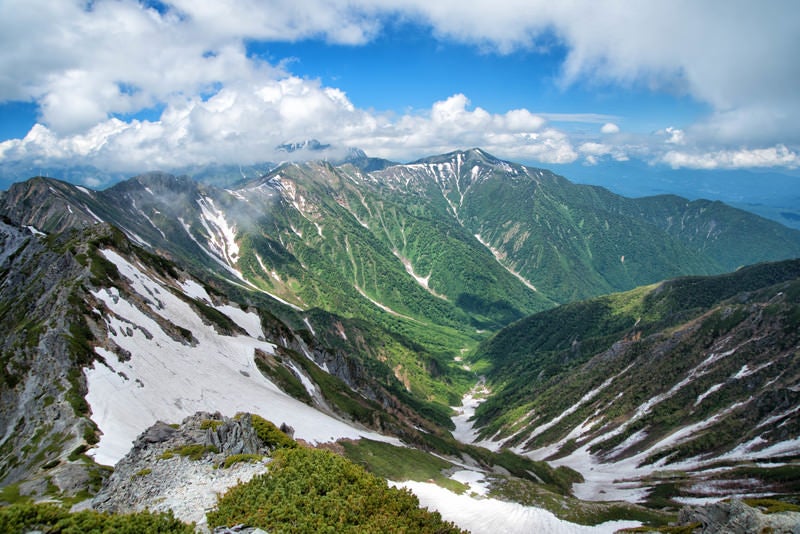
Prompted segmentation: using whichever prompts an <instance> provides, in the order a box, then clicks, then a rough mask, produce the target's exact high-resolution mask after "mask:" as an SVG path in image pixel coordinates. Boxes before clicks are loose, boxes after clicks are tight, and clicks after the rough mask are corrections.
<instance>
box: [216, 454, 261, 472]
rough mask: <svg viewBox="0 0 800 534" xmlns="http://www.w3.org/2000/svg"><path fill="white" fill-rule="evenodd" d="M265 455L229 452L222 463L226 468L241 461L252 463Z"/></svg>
mask: <svg viewBox="0 0 800 534" xmlns="http://www.w3.org/2000/svg"><path fill="white" fill-rule="evenodd" d="M264 458H265V456H263V455H261V454H231V455H230V456H228V457H227V458H225V462H224V463H223V464H222V467H223V469H228V468H229V467H231V466H232V465H236V464H239V463H242V462H248V463H251V464H254V463H256V462H259V461H261V460H263V459H264Z"/></svg>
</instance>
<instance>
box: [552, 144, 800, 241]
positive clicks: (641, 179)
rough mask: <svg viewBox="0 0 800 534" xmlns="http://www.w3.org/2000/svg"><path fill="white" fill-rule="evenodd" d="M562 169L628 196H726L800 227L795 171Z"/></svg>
mask: <svg viewBox="0 0 800 534" xmlns="http://www.w3.org/2000/svg"><path fill="white" fill-rule="evenodd" d="M559 172H561V173H563V174H564V175H565V176H569V177H570V179H571V180H572V181H574V182H576V183H580V184H592V185H599V186H603V187H606V188H608V189H610V190H611V191H613V192H615V193H617V194H620V195H625V196H628V197H645V196H655V195H665V194H671V195H678V196H681V197H685V198H688V199H690V200H700V199H706V200H720V201H722V202H725V203H726V204H729V205H731V206H735V207H737V208H740V209H744V210H747V211H749V212H751V213H756V214H758V215H761V216H762V217H766V218H768V219H772V220H774V221H778V222H780V223H781V224H784V225H786V226H789V227H792V228H800V208H798V206H800V174H799V173H798V172H797V170H796V169H793V170H781V171H774V170H766V169H765V170H760V169H756V170H747V169H737V170H733V169H730V170H728V169H715V170H703V169H670V168H667V167H664V166H653V165H649V164H647V163H645V162H642V161H637V160H628V161H624V162H601V163H598V164H597V165H589V166H587V165H583V164H570V165H562V166H560V167H559Z"/></svg>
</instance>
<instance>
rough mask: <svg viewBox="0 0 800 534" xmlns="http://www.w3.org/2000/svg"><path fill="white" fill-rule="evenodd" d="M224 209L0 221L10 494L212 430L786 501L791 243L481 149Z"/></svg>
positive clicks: (672, 492)
mask: <svg viewBox="0 0 800 534" xmlns="http://www.w3.org/2000/svg"><path fill="white" fill-rule="evenodd" d="M287 150H288V149H287ZM225 183H226V184H227V185H226V186H225V187H217V186H214V185H210V184H208V183H200V182H197V181H194V180H192V179H190V178H188V177H186V176H175V175H170V174H165V173H148V174H143V175H140V176H137V177H134V178H131V179H129V180H126V181H123V182H120V183H118V184H116V185H114V186H112V187H110V188H108V189H105V190H101V191H95V190H91V189H87V188H85V187H81V186H75V185H72V184H69V183H67V182H63V181H58V180H54V179H51V178H42V177H38V178H32V179H30V180H27V181H25V182H20V183H16V184H13V185H12V186H11V187H10V188H9V189H8V191H6V192H4V193H2V194H1V195H0V216H2V225H0V239H2V241H0V242H1V243H2V252H1V253H0V269H2V271H1V272H2V273H3V278H2V280H3V282H2V286H0V324H2V326H3V329H4V331H5V332H7V334H6V336H5V337H4V339H3V353H2V355H3V356H2V357H3V361H2V363H3V367H2V373H3V374H2V379H3V386H2V391H0V395H2V400H3V403H2V406H3V408H2V410H0V434H2V436H3V438H2V442H0V484H2V485H3V486H4V487H13V488H15V491H22V493H26V492H27V494H33V495H46V494H48V491H49V492H50V494H52V493H53V492H55V493H57V494H59V495H70V496H73V497H74V496H76V495H81V496H87V495H89V494H90V493H93V492H96V491H98V490H99V489H100V487H101V485H102V484H103V481H104V480H105V479H106V478H107V477H108V469H107V468H106V467H104V466H106V465H113V464H115V463H117V462H118V461H119V460H120V459H121V458H122V457H123V456H125V454H126V453H127V452H128V449H130V446H131V443H132V442H133V441H134V439H135V438H136V437H137V435H139V434H140V433H141V432H143V431H145V430H146V429H147V428H148V427H149V426H150V425H151V424H153V423H155V422H156V421H157V420H163V421H168V422H179V421H180V420H181V419H183V418H184V417H186V416H189V415H191V414H193V413H195V412H197V411H208V412H215V411H221V412H223V413H226V414H229V415H233V414H234V413H236V412H251V413H258V414H260V415H261V416H263V417H266V418H267V419H271V420H273V421H274V422H275V423H276V424H280V423H286V424H287V425H291V426H292V427H294V429H295V431H296V436H297V437H298V438H300V439H303V440H305V441H307V442H310V443H326V442H332V441H336V440H342V439H344V440H359V439H360V440H361V442H362V443H372V444H378V445H369V447H377V448H378V449H380V448H381V447H396V446H397V445H399V444H400V443H401V442H402V443H404V444H405V445H407V446H413V447H417V448H419V449H420V450H423V451H434V452H436V453H437V454H439V455H445V456H446V457H447V458H449V460H450V462H452V463H451V464H450V467H449V469H453V466H457V465H463V464H465V463H466V464H469V465H470V466H471V468H472V469H474V470H476V472H481V473H483V474H484V476H485V477H488V475H487V473H491V472H495V473H498V472H501V471H502V472H505V473H507V475H508V477H510V478H506V479H503V481H500V480H499V479H498V480H494V481H493V483H492V487H493V488H494V489H493V491H496V492H498V493H499V494H503V495H504V496H505V498H512V499H514V500H516V501H518V502H524V503H526V504H537V505H540V506H544V503H545V501H548V499H549V500H550V501H552V499H555V497H553V495H558V496H559V497H558V499H565V498H570V499H572V498H573V497H572V495H573V493H574V495H575V496H577V497H581V498H584V499H589V500H614V499H618V498H619V499H623V500H627V501H629V502H642V503H645V504H647V505H648V506H650V507H651V508H652V509H655V510H659V513H661V512H660V510H662V509H669V508H670V507H675V506H677V504H678V503H680V502H688V501H686V499H692V498H694V499H697V498H707V497H709V496H714V495H718V494H722V493H724V491H725V489H724V488H728V489H729V491H730V492H731V493H740V494H752V493H756V492H755V491H754V490H753V489H752V488H749V489H748V487H747V485H746V483H745V482H744V481H746V480H753V479H758V480H761V481H762V482H763V483H764V484H768V485H769V487H770V491H769V492H770V493H772V494H777V495H786V494H792V493H795V492H796V491H797V488H795V487H794V485H793V484H792V483H791V480H792V477H793V476H794V474H796V469H797V467H796V465H795V464H794V463H793V462H794V458H796V456H797V454H798V451H799V450H800V445H799V444H798V443H797V441H796V439H795V436H796V435H797V425H798V421H797V417H796V415H797V413H796V406H797V399H796V398H795V397H796V391H797V388H798V382H797V381H798V375H797V346H798V345H797V344H798V340H797V332H798V328H797V327H798V317H800V316H799V315H798V296H800V293H799V292H798V285H797V284H798V278H799V277H800V264H798V263H797V261H796V260H793V258H798V257H800V231H797V230H793V229H789V228H787V227H784V226H781V225H780V224H778V223H775V222H773V221H769V220H766V219H763V218H761V217H759V216H756V215H753V214H751V213H748V212H744V211H741V210H738V209H735V208H732V207H730V206H727V205H725V204H723V203H721V202H711V201H704V200H694V201H689V200H686V199H683V198H680V197H676V196H669V195H664V196H656V197H647V198H638V199H631V198H625V197H621V196H619V195H615V194H613V193H611V192H609V191H608V190H606V189H603V188H601V187H597V186H587V185H576V184H573V183H571V182H570V181H568V180H567V179H565V178H563V177H560V176H558V175H556V174H553V173H552V172H549V171H547V170H544V169H536V168H532V167H526V166H523V165H518V164H515V163H512V162H507V161H502V160H499V159H497V158H495V157H493V156H492V155H490V154H488V153H486V152H484V151H482V150H480V149H472V150H468V151H459V152H454V153H450V154H443V155H439V156H433V157H429V158H425V159H422V160H419V161H417V162H413V163H410V164H394V163H392V162H388V161H383V160H376V159H373V158H367V157H366V155H364V154H363V153H359V154H355V153H354V154H351V157H349V158H348V159H347V160H345V161H343V162H340V163H337V164H334V163H330V162H325V161H311V162H302V163H301V162H298V163H286V164H282V165H279V166H277V167H275V168H273V169H271V170H268V171H267V172H266V173H265V174H262V175H260V176H257V177H255V178H254V177H244V178H243V179H242V180H239V181H237V182H236V183H233V182H232V180H230V179H226V180H225ZM763 262H772V263H763ZM753 264H759V265H754V266H752V267H748V266H750V265H753ZM666 279H671V280H669V281H667V282H664V281H663V280H666ZM476 383H479V385H480V388H479V389H480V390H481V391H483V392H484V393H483V397H484V398H480V399H475V398H474V396H473V400H474V402H472V403H471V404H470V403H468V404H464V405H462V396H463V395H464V394H465V393H467V392H468V391H469V390H470V389H471V388H472V387H473V386H474V385H475V384H476ZM476 391H477V390H476ZM459 406H460V408H459V410H460V413H461V415H460V416H459V415H456V412H454V411H453V408H451V407H459ZM472 410H475V417H474V419H473V420H468V418H469V416H470V415H471V413H472ZM454 436H455V437H458V438H460V441H462V442H467V443H459V440H456V439H454ZM473 443H474V444H473ZM379 444H384V445H379ZM476 445H480V446H481V447H483V448H480V447H477V446H476ZM364 446H367V445H364ZM378 449H375V450H378ZM381 450H383V451H384V452H383V454H390V455H391V454H394V455H397V454H400V453H398V452H397V451H396V450H394V449H385V448H384V449H381ZM386 451H391V452H386ZM491 451H494V452H491ZM362 452H363V451H362ZM512 453H513V454H512ZM353 454H354V455H356V453H353ZM468 459H469V460H468ZM756 459H757V460H759V461H762V462H763V461H771V462H774V465H767V466H764V465H761V464H759V465H758V466H753V465H751V464H749V463H747V462H749V461H751V460H756ZM542 460H544V461H547V462H550V463H551V464H552V465H553V466H556V467H558V469H561V471H557V469H554V468H551V467H549V466H548V464H545V463H542V462H541V461H542ZM362 461H363V462H364V463H369V462H368V461H367V460H364V459H363V457H362ZM519 462H523V463H522V464H520V463H519ZM524 462H530V463H527V464H526V463H524ZM520 465H522V466H523V467H520ZM372 467H373V469H376V468H375V466H374V465H373V466H372ZM443 469H445V470H446V469H448V468H446V467H445V468H443ZM556 473H557V474H556ZM620 473H622V474H623V475H624V476H623V477H622V478H624V480H620ZM664 473H672V474H670V475H669V476H666V475H664ZM786 473H789V474H788V475H787V474H786ZM659 477H662V478H659ZM780 477H783V478H780ZM428 478H429V477H427V475H426V478H425V479H424V480H427V479H428ZM431 478H432V477H431ZM787 479H788V481H787ZM796 479H797V477H794V480H796ZM412 480H416V479H412ZM537 483H538V484H544V485H545V486H546V487H547V488H549V489H547V491H548V492H551V493H547V495H548V497H547V498H545V497H543V496H542V495H544V493H541V491H539V490H535V491H533V490H528V489H526V490H525V491H526V492H529V491H533V493H534V494H536V495H538V497H530V496H529V497H528V498H527V500H526V499H525V498H522V497H521V494H520V493H519V491H517V492H512V491H511V490H509V489H508V488H510V487H518V485H519V484H523V485H524V487H525V488H529V487H530V485H531V484H533V485H535V484H537ZM573 484H574V485H573ZM54 487H55V488H56V489H53V488H54ZM501 488H505V490H503V489H501ZM709 488H710V489H709ZM720 488H722V489H720ZM504 491H505V493H503V492H504ZM542 491H544V490H542ZM526 494H527V493H526ZM681 499H683V501H681ZM571 503H572V504H571V507H572V509H573V510H583V511H585V510H588V509H589V508H585V506H584V504H581V503H580V502H579V501H571ZM551 505H552V502H551ZM598 506H600V505H598ZM626 510H627V511H626V512H624V513H623V514H622V516H624V517H632V515H631V514H633V515H635V514H641V513H643V511H642V510H641V509H638V508H635V507H633V508H626ZM604 513H605V512H603V513H600V512H597V513H596V514H595V515H596V516H597V517H596V518H595V520H594V522H598V520H602V519H598V518H600V517H601V516H602V517H608V516H607V515H603V514H604ZM648 513H650V512H648ZM581 514H584V512H580V513H578V512H575V514H573V515H570V516H569V519H571V520H576V516H580V515H581ZM625 514H628V515H627V516H626V515H625ZM585 515H586V514H584V516H583V518H582V520H583V521H586V517H585ZM614 517H616V516H614ZM636 517H639V516H636ZM589 522H591V520H589Z"/></svg>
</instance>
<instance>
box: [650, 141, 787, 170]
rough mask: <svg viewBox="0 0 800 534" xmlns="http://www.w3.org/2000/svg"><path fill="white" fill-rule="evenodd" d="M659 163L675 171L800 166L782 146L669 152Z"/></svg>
mask: <svg viewBox="0 0 800 534" xmlns="http://www.w3.org/2000/svg"><path fill="white" fill-rule="evenodd" d="M661 161H662V162H664V163H666V164H668V165H670V166H671V167H672V168H674V169H677V168H681V167H687V168H690V169H738V168H742V167H751V168H752V167H789V168H797V167H798V166H800V156H799V155H798V154H797V152H795V151H792V150H789V149H788V148H786V146H784V145H777V146H774V147H770V148H759V149H741V150H718V151H714V152H704V153H688V152H679V151H674V150H671V151H669V152H667V153H666V154H664V156H663V157H662V158H661Z"/></svg>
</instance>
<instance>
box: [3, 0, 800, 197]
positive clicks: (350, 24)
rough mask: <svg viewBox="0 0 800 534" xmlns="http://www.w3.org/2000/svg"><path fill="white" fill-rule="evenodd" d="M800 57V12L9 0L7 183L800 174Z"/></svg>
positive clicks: (603, 0) (519, 0)
mask: <svg viewBox="0 0 800 534" xmlns="http://www.w3.org/2000/svg"><path fill="white" fill-rule="evenodd" d="M798 51H800V5H798V4H797V2H795V1H794V0H786V1H783V0H765V1H760V2H753V1H750V0H747V1H739V0H725V1H716V0H706V1H700V2H698V1H692V0H687V1H684V0H670V1H661V0H651V1H647V2H638V1H633V0H630V1H626V0H599V1H593V2H590V1H570V0H563V1H559V2H553V1H552V0H542V1H540V0H491V1H484V0H473V1H470V2H463V1H461V0H458V1H456V0H436V1H435V2H434V1H430V0H165V1H158V0H155V1H153V0H149V1H139V0H84V1H77V0H0V167H2V166H9V165H29V166H33V165H41V166H51V167H52V166H56V167H57V166H77V165H86V166H93V167H96V168H98V169H101V170H104V171H108V172H122V173H131V174H133V173H139V172H144V171H147V170H154V169H160V170H170V169H175V168H180V167H183V166H188V165H198V164H205V163H218V164H226V163H234V164H235V163H238V164H251V163H258V162H264V161H281V160H285V159H287V158H288V157H290V155H288V154H287V153H286V152H281V151H279V150H277V147H279V146H280V145H282V144H285V143H297V142H302V141H304V140H307V139H317V140H319V141H320V142H321V143H323V144H325V145H330V149H329V150H328V152H329V154H325V156H326V157H327V156H328V155H330V156H335V155H336V154H338V153H342V152H343V151H344V150H346V149H347V148H348V147H356V148H360V149H362V150H364V151H365V152H366V153H367V154H368V155H370V156H376V157H383V158H387V159H391V160H395V161H412V160H414V159H418V158H421V157H424V156H428V155H433V154H440V153H444V152H448V151H452V150H457V149H466V148H472V147H481V148H483V149H485V150H487V151H489V152H490V153H493V154H494V155H496V156H499V157H502V158H505V159H510V160H513V161H518V162H522V163H529V164H535V165H539V166H543V167H548V168H558V166H559V165H564V164H572V165H574V164H581V165H585V166H587V167H590V166H594V165H601V164H603V163H604V162H625V161H628V160H631V161H633V160H635V161H639V162H645V163H647V164H648V165H652V166H656V167H664V168H670V169H772V170H778V171H780V170H789V169H792V170H794V169H796V168H797V167H798V165H800V155H799V154H800V91H798V88H800V61H798V60H797V57H796V55H797V53H798ZM296 157H304V155H303V154H299V155H296ZM94 179H95V180H96V178H94ZM92 185H96V184H92Z"/></svg>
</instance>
